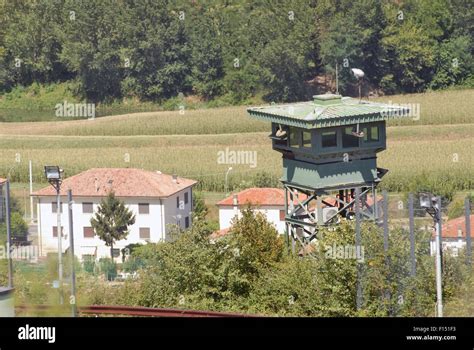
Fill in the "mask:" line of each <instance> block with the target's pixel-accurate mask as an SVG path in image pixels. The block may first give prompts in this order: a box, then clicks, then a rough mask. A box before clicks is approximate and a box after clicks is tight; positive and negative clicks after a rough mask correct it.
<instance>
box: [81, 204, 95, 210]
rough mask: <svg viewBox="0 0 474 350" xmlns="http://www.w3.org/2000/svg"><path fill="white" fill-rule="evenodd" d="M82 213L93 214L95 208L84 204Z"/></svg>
mask: <svg viewBox="0 0 474 350" xmlns="http://www.w3.org/2000/svg"><path fill="white" fill-rule="evenodd" d="M82 212H83V213H93V212H94V206H93V205H92V203H86V202H84V203H82Z"/></svg>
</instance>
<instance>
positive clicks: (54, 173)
mask: <svg viewBox="0 0 474 350" xmlns="http://www.w3.org/2000/svg"><path fill="white" fill-rule="evenodd" d="M63 172H64V170H63V169H61V168H60V167H59V166H57V165H46V166H45V167H44V175H45V176H46V179H47V180H48V182H58V181H60V180H61V174H62V173H63Z"/></svg>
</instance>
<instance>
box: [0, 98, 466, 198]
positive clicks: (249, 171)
mask: <svg viewBox="0 0 474 350" xmlns="http://www.w3.org/2000/svg"><path fill="white" fill-rule="evenodd" d="M384 100H386V101H388V100H391V101H392V102H393V103H420V105H421V116H420V120H417V121H413V120H406V121H403V122H402V124H403V125H401V126H400V125H397V124H398V123H400V121H394V122H392V123H391V124H390V125H391V126H390V127H389V128H388V148H387V150H386V151H384V152H382V153H380V158H379V166H381V167H384V168H388V169H390V172H389V174H388V175H387V177H386V178H384V181H383V185H384V186H386V188H388V189H389V190H393V191H404V190H407V189H409V188H410V186H411V184H412V183H413V182H416V181H415V180H416V179H417V178H421V179H423V180H424V181H429V182H430V183H435V184H439V185H445V184H449V186H451V187H453V188H454V189H456V190H468V189H474V115H473V113H472V112H471V110H470V109H471V106H470V103H469V101H472V100H474V90H459V91H446V92H436V93H427V94H414V95H404V96H391V97H390V98H385V99H384ZM411 124H413V125H411ZM268 132H269V125H268V124H267V123H264V122H258V121H255V120H253V119H250V118H249V117H248V116H247V114H246V112H245V107H229V108H216V109H207V110H196V111H186V112H185V113H184V115H181V114H179V113H178V112H156V113H140V114H133V115H121V116H113V117H103V118H97V119H95V120H76V121H67V122H27V123H0V149H1V150H2V157H1V158H0V176H6V175H7V174H8V173H9V174H10V176H11V178H12V180H13V181H19V182H26V181H28V171H27V169H28V160H32V161H33V165H34V178H35V181H40V182H42V181H43V173H42V169H43V165H45V164H60V165H61V166H62V167H63V168H64V169H65V172H66V175H67V176H70V175H73V174H75V173H77V172H80V171H83V170H86V169H88V168H91V167H138V168H145V169H149V170H161V171H163V172H168V173H177V174H178V175H180V176H187V177H191V178H195V179H197V180H199V181H200V188H201V189H204V190H208V191H222V190H223V188H224V175H225V172H226V170H227V168H228V167H229V166H232V167H233V170H232V171H231V173H230V176H229V184H230V188H239V187H247V186H249V185H252V184H253V182H254V180H255V178H256V176H257V174H259V173H262V172H265V173H266V174H267V176H268V177H269V179H270V182H271V183H277V180H278V178H279V176H280V173H281V159H280V158H281V157H280V154H279V153H277V152H274V151H272V150H271V144H270V140H269V139H268V138H267V135H268ZM226 148H229V150H235V151H255V152H257V166H256V167H255V168H250V167H249V165H234V164H230V165H229V164H219V163H218V162H217V158H218V152H219V151H225V150H226ZM18 160H19V162H18Z"/></svg>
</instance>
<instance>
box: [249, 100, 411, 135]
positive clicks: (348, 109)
mask: <svg viewBox="0 0 474 350" xmlns="http://www.w3.org/2000/svg"><path fill="white" fill-rule="evenodd" d="M313 98H314V100H313V101H308V102H299V103H292V104H282V105H270V106H261V107H250V108H248V109H247V112H248V113H249V114H250V116H251V117H253V118H256V119H260V120H265V121H271V122H275V123H279V124H283V125H290V126H295V127H300V128H306V129H315V128H325V127H331V126H339V125H353V124H357V123H370V122H376V121H381V120H387V119H392V118H401V117H408V116H409V115H408V114H409V112H410V110H409V109H408V108H407V107H403V106H397V105H390V104H383V103H375V102H368V101H359V100H358V99H354V98H350V97H342V96H340V95H333V94H325V95H316V96H313Z"/></svg>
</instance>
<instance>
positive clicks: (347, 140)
mask: <svg viewBox="0 0 474 350" xmlns="http://www.w3.org/2000/svg"><path fill="white" fill-rule="evenodd" d="M353 131H354V130H353V128H352V127H347V128H344V132H343V133H342V147H344V148H351V147H359V138H358V137H357V136H355V135H353V134H352V132H353Z"/></svg>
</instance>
